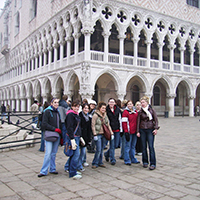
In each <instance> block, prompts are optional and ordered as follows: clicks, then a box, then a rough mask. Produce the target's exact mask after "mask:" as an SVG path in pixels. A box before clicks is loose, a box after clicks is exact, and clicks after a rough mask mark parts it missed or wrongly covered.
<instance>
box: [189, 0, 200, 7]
mask: <svg viewBox="0 0 200 200" xmlns="http://www.w3.org/2000/svg"><path fill="white" fill-rule="evenodd" d="M187 4H188V5H190V6H194V7H197V8H199V0H187Z"/></svg>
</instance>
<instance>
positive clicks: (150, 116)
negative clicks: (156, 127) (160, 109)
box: [142, 105, 153, 120]
mask: <svg viewBox="0 0 200 200" xmlns="http://www.w3.org/2000/svg"><path fill="white" fill-rule="evenodd" d="M148 108H149V105H148V106H147V107H145V108H143V107H142V110H144V112H145V113H146V114H147V117H148V118H149V120H152V119H153V117H152V115H151V113H150V112H149V111H148Z"/></svg>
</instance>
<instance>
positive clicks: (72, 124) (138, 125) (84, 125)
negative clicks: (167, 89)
mask: <svg viewBox="0 0 200 200" xmlns="http://www.w3.org/2000/svg"><path fill="white" fill-rule="evenodd" d="M96 106H97V105H96V102H95V101H94V100H90V101H89V102H88V101H87V100H86V99H84V100H83V102H82V106H81V107H80V101H79V100H75V101H73V102H72V103H71V106H69V105H68V104H67V96H66V95H63V97H62V99H61V100H60V101H59V99H57V98H53V99H52V100H51V102H50V105H49V106H48V107H47V108H46V109H44V110H43V112H42V113H43V116H42V122H41V129H42V132H43V134H44V135H45V134H47V132H49V131H53V132H55V133H56V134H57V138H58V139H57V140H56V141H54V142H52V141H47V140H44V141H45V156H44V162H43V166H42V168H41V170H40V174H38V177H42V176H46V175H47V174H48V171H49V173H51V174H58V172H57V171H56V165H55V158H56V153H57V150H58V146H59V144H61V145H63V144H64V148H65V151H64V152H66V151H67V152H68V151H69V152H70V153H68V154H67V155H68V156H69V158H68V160H67V162H66V164H65V165H64V169H65V171H66V172H67V173H69V177H70V178H73V179H80V178H82V172H83V171H84V170H85V169H84V167H87V166H88V165H89V164H88V163H87V162H86V149H87V148H88V152H89V151H91V148H94V147H95V151H94V152H95V153H94V158H93V160H92V169H96V168H98V167H103V168H105V167H106V165H105V164H104V163H103V157H105V160H106V161H107V162H110V164H111V165H115V164H116V159H115V149H116V148H119V146H120V147H121V155H120V159H123V160H124V164H125V165H131V164H132V163H133V164H139V163H140V162H139V161H138V160H137V158H136V157H135V154H136V151H137V153H141V154H142V162H143V167H144V168H147V167H149V169H150V170H154V169H155V168H156V156H155V150H154V138H155V135H156V134H157V130H158V129H159V127H158V119H157V115H156V112H155V111H154V109H153V108H152V107H151V105H150V104H149V98H148V97H146V96H144V97H142V98H141V99H140V101H138V102H136V104H135V106H134V104H133V102H132V101H131V100H128V101H123V102H122V103H121V101H120V100H117V101H116V100H115V99H114V98H110V99H109V100H108V105H106V103H105V102H99V103H98V106H97V107H96ZM103 123H104V124H106V125H107V127H108V129H109V130H110V133H111V139H110V140H109V141H107V140H106V138H105V136H104V129H103V126H102V124H103ZM137 140H138V142H137ZM108 142H109V148H108V149H107V151H105V152H104V149H105V147H106V145H107V143H108ZM136 144H137V145H136ZM147 145H148V148H149V158H148V153H147ZM93 150H94V149H93ZM149 161H150V162H149Z"/></svg>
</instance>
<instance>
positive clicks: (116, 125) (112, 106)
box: [104, 98, 122, 165]
mask: <svg viewBox="0 0 200 200" xmlns="http://www.w3.org/2000/svg"><path fill="white" fill-rule="evenodd" d="M106 113H107V116H108V119H109V122H110V126H111V129H112V132H113V133H114V140H110V146H109V149H108V150H107V151H106V152H105V153H104V156H105V159H106V161H107V162H109V159H110V162H111V165H115V163H116V159H115V149H116V148H118V146H119V141H120V130H121V131H122V128H121V110H120V108H119V107H118V106H117V105H116V100H115V99H114V98H110V99H109V100H108V105H107V107H106Z"/></svg>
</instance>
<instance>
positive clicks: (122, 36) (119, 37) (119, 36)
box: [117, 35, 126, 40]
mask: <svg viewBox="0 0 200 200" xmlns="http://www.w3.org/2000/svg"><path fill="white" fill-rule="evenodd" d="M117 38H118V39H120V40H122V39H123V40H124V39H125V38H126V36H125V35H118V36H117Z"/></svg>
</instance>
